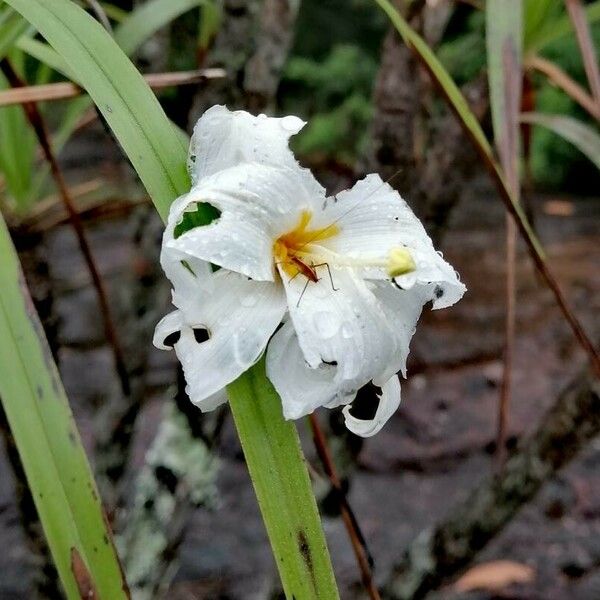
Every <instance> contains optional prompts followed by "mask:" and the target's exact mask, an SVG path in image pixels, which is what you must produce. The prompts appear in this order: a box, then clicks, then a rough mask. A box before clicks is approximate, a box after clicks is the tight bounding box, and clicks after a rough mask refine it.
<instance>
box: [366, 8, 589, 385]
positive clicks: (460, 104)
mask: <svg viewBox="0 0 600 600" xmlns="http://www.w3.org/2000/svg"><path fill="white" fill-rule="evenodd" d="M375 2H376V3H377V4H378V5H379V6H380V7H381V9H382V10H383V11H384V12H385V13H386V14H387V15H388V17H389V19H390V21H391V22H392V24H393V25H394V27H395V28H396V30H397V31H398V33H400V35H401V36H402V38H403V39H404V41H405V43H406V44H407V45H408V46H409V47H410V48H411V49H412V50H413V51H414V53H415V55H416V56H417V58H419V60H420V61H421V64H422V65H423V66H424V67H425V68H426V69H427V71H428V72H429V74H430V76H431V78H432V80H433V82H434V83H435V84H436V85H437V86H438V89H439V90H440V91H441V93H442V94H443V96H444V98H445V99H446V101H447V102H448V104H449V106H450V107H451V108H452V110H453V111H454V112H455V113H456V115H457V118H458V119H459V123H460V124H461V126H462V127H463V129H464V131H465V133H466V134H467V135H468V136H469V138H470V139H471V141H472V142H473V144H474V146H475V148H476V149H477V151H478V152H479V155H480V156H481V158H482V159H483V162H484V164H485V165H486V167H487V168H488V170H489V172H490V174H491V175H492V177H493V179H494V181H495V182H496V185H497V187H498V191H499V192H500V196H501V198H502V200H503V202H504V204H505V206H506V209H507V210H508V211H509V212H510V213H511V214H512V216H513V217H514V219H515V222H516V224H517V227H518V229H519V232H520V233H521V236H522V237H523V239H524V241H525V243H526V245H527V249H528V250H529V253H530V255H531V258H532V259H533V262H534V263H535V266H536V268H537V269H538V271H539V272H540V274H541V275H542V277H543V278H544V280H545V281H546V283H547V284H548V287H549V288H550V289H551V290H552V292H553V294H554V297H555V299H556V302H557V304H558V305H559V307H560V309H561V311H562V313H563V315H564V316H565V318H566V320H567V321H568V323H569V325H570V326H571V329H572V330H573V333H574V334H575V337H576V338H577V340H578V341H579V343H580V344H581V346H582V348H584V350H585V351H586V352H587V354H588V356H589V358H590V361H591V363H592V366H593V369H594V371H595V372H596V373H598V374H599V375H600V355H599V354H598V352H597V351H596V349H595V347H594V345H593V344H592V342H591V340H590V339H589V337H588V335H587V334H586V332H585V330H584V329H583V327H582V326H581V323H580V322H579V320H578V319H577V317H576V316H575V314H574V313H573V312H572V310H571V308H570V307H569V305H568V303H567V301H566V298H565V297H564V294H563V292H562V290H561V288H560V286H559V285H558V282H557V281H556V279H555V278H554V275H553V274H552V272H551V271H550V269H549V267H548V265H547V264H546V260H545V255H544V251H543V248H542V246H541V244H540V242H539V240H538V239H537V236H536V235H535V233H534V232H533V231H532V229H531V226H530V224H529V222H528V220H527V217H526V216H525V213H524V212H523V209H522V208H521V206H520V204H519V203H518V202H517V201H516V199H515V197H514V195H513V193H512V192H511V190H510V187H509V185H508V183H507V181H506V178H505V176H504V173H503V172H502V169H501V168H500V166H499V165H498V163H497V162H496V160H495V159H494V155H493V153H492V149H491V147H490V144H489V142H488V140H487V138H486V137H485V134H484V133H483V130H482V129H481V126H480V125H479V122H478V121H477V118H476V117H475V115H474V114H473V112H472V111H471V109H470V108H469V105H468V104H467V101H466V100H465V98H464V96H463V95H462V93H461V92H460V90H459V89H458V86H457V85H456V83H455V82H454V81H453V80H452V77H450V75H449V74H448V72H447V71H446V69H444V67H443V65H442V64H441V63H440V61H439V60H438V59H437V58H436V56H435V55H434V53H433V52H432V51H431V49H430V48H429V46H428V45H427V44H426V43H425V41H424V40H423V38H422V37H421V36H420V35H419V34H418V33H416V32H415V31H414V30H413V29H412V28H411V27H410V25H409V24H408V23H407V22H406V20H405V19H404V18H403V17H402V16H401V15H400V13H399V12H398V11H397V10H396V9H395V8H394V6H393V5H392V4H391V3H390V2H389V0H375Z"/></svg>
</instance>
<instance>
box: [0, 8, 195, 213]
mask: <svg viewBox="0 0 600 600" xmlns="http://www.w3.org/2000/svg"><path fill="white" fill-rule="evenodd" d="M6 2H7V3H8V4H10V5H11V6H12V7H13V8H15V9H16V10H18V11H19V12H20V13H21V14H22V15H23V16H24V17H25V18H26V19H27V20H28V21H29V22H30V23H31V24H32V25H33V26H34V27H35V28H36V29H37V30H38V31H39V32H40V33H41V34H42V35H43V36H44V37H45V38H46V39H47V40H48V42H50V44H51V45H52V46H53V47H54V49H55V50H56V51H57V52H59V54H60V55H61V56H62V58H63V60H65V62H66V63H67V64H68V66H69V68H70V69H71V70H72V71H73V73H74V74H75V76H76V77H77V81H78V82H79V83H80V84H81V85H82V86H83V87H84V88H85V89H86V90H87V91H88V93H89V95H90V96H91V98H92V99H93V101H94V102H95V104H96V106H97V107H98V109H99V110H100V112H102V114H103V116H104V118H105V119H106V121H107V122H108V124H109V125H110V127H111V129H112V130H113V132H114V134H115V136H116V137H117V139H118V140H119V142H120V143H121V145H122V146H123V149H124V150H125V152H126V154H127V156H128V157H129V159H130V160H131V162H132V164H133V166H134V168H135V169H136V171H137V172H138V174H139V176H140V178H141V180H142V182H143V183H144V185H145V187H146V189H147V190H148V193H149V194H150V196H151V197H152V199H153V200H154V202H155V204H156V206H157V209H158V210H159V212H160V214H161V216H163V217H165V216H166V214H167V213H168V209H169V205H170V203H171V201H172V200H173V198H175V197H177V196H179V195H180V194H182V193H184V192H185V191H187V189H188V188H189V178H188V175H187V172H186V169H185V157H186V151H187V150H186V148H185V147H184V146H183V145H182V144H181V141H180V138H179V137H178V136H177V135H176V134H175V132H174V128H173V125H172V124H171V123H170V122H169V120H168V119H167V117H166V115H165V114H164V112H163V111H162V109H161V107H160V105H159V103H158V100H157V99H156V97H155V96H154V94H152V92H151V91H150V89H149V88H148V85H147V84H146V82H145V81H144V79H143V77H142V76H141V75H140V73H139V72H138V71H137V69H136V68H135V67H134V66H133V64H132V63H131V62H130V61H129V59H128V58H127V57H126V56H125V55H124V54H123V52H122V51H121V49H120V48H119V46H118V45H117V44H116V42H115V41H114V40H113V39H112V38H111V37H110V35H108V34H107V33H106V31H105V30H104V29H103V27H102V26H101V25H100V24H99V23H98V22H96V21H95V20H94V19H92V18H91V17H90V16H89V15H88V14H87V13H86V12H85V11H84V10H82V9H81V8H79V7H78V6H76V5H75V4H73V3H72V2H69V0H53V2H51V3H48V2H45V1H43V0H6Z"/></svg>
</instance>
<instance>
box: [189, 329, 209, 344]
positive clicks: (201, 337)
mask: <svg viewBox="0 0 600 600" xmlns="http://www.w3.org/2000/svg"><path fill="white" fill-rule="evenodd" d="M192 331H193V332H194V339H195V340H196V342H198V344H202V343H204V342H207V341H208V340H209V339H210V331H209V330H208V329H206V328H204V327H194V329H192Z"/></svg>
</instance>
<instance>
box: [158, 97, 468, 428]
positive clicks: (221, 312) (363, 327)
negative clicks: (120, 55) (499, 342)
mask: <svg viewBox="0 0 600 600" xmlns="http://www.w3.org/2000/svg"><path fill="white" fill-rule="evenodd" d="M303 126H304V123H303V122H302V121H301V120H300V119H299V118H297V117H293V116H289V117H284V118H281V119H275V118H267V117H266V116H265V115H259V116H258V117H254V116H252V115H250V114H248V113H246V112H242V111H240V112H230V111H228V110H227V109H226V108H225V107H223V106H214V107H213V108H211V109H210V110H208V111H207V112H206V113H205V114H204V115H203V116H202V118H201V119H200V120H199V121H198V123H197V125H196V127H195V129H194V135H193V137H192V141H191V146H190V155H189V163H188V168H189V171H190V175H191V178H192V189H191V190H190V192H189V193H188V194H185V195H184V196H182V197H181V198H179V199H177V200H176V201H175V202H174V203H173V205H172V207H171V211H170V214H169V220H168V224H167V227H166V230H165V234H164V239H163V247H162V253H161V264H162V266H163V269H164V270H165V273H166V274H167V276H168V277H169V279H170V280H171V282H172V284H173V304H174V305H175V306H176V308H177V310H175V311H174V312H172V313H170V314H169V315H167V316H166V317H165V318H164V319H163V320H162V321H161V322H160V323H159V324H158V326H157V328H156V333H155V338H154V343H155V345H157V346H158V347H159V348H165V349H170V348H171V347H174V348H175V352H176V353H177V356H178V357H179V360H180V361H181V363H182V365H183V369H184V372H185V377H186V381H187V392H188V394H189V396H190V398H191V400H192V401H193V402H194V403H195V404H197V405H198V406H199V407H200V408H201V409H202V410H211V409H213V408H215V407H216V406H218V405H219V404H220V403H222V402H224V401H225V400H226V397H225V394H224V393H223V390H224V387H225V386H226V385H227V384H228V383H230V382H232V381H233V380H235V379H236V378H237V377H238V376H239V375H241V373H243V372H244V371H245V370H246V369H248V368H249V367H250V366H251V365H253V364H254V363H255V362H256V361H257V360H258V359H259V358H260V356H261V355H262V353H263V352H264V350H265V348H267V345H268V348H267V357H266V364H267V375H268V377H269V379H270V380H271V382H272V383H273V385H274V386H275V388H276V390H277V392H278V393H279V395H280V396H281V400H282V403H283V413H284V416H285V417H286V418H287V419H297V418H299V417H301V416H303V415H306V414H309V413H311V412H312V411H313V410H315V409H316V408H317V407H319V406H326V407H328V408H333V407H336V406H340V405H346V406H345V408H344V415H345V418H346V425H347V427H348V428H349V429H350V430H351V431H353V432H355V433H357V434H358V435H362V436H370V435H373V434H374V433H376V432H377V431H379V429H381V427H382V426H383V424H384V423H385V422H386V421H387V419H389V417H390V416H391V415H392V414H393V412H394V411H395V410H396V408H397V407H398V404H399V403H400V384H399V382H398V378H397V376H396V373H397V372H398V371H401V372H402V373H403V374H404V375H405V374H406V372H405V370H406V358H407V355H408V347H409V342H410V339H411V337H412V335H413V332H414V330H415V326H416V323H417V320H418V318H419V315H420V313H421V309H422V307H423V305H424V304H425V303H427V302H429V301H433V308H444V307H446V306H450V305H451V304H454V303H455V302H456V301H458V300H459V299H460V298H461V296H462V295H463V293H464V292H465V287H464V285H463V284H462V283H461V282H460V281H459V279H458V277H457V274H456V273H455V271H454V269H453V268H452V267H451V266H450V265H449V264H448V263H447V262H446V261H444V260H443V258H442V257H441V255H440V254H438V253H437V252H436V251H435V249H434V248H433V245H432V242H431V240H430V239H429V237H428V236H427V234H426V233H425V230H424V228H423V226H422V225H421V223H420V222H419V220H418V219H417V218H416V217H415V216H414V214H413V213H412V211H411V210H410V208H409V207H408V206H407V204H406V202H405V201H404V200H402V198H400V196H399V195H398V193H397V192H396V191H394V190H393V189H392V188H391V187H390V186H389V185H387V184H386V183H384V182H383V181H382V180H381V179H380V177H379V176H378V175H368V176H367V177H366V178H365V179H363V180H361V181H359V182H358V183H357V184H356V185H355V186H354V187H353V188H352V189H351V190H347V191H344V192H341V193H339V194H337V195H336V196H333V197H329V198H328V197H326V194H325V190H324V189H323V188H322V187H321V185H320V184H319V183H318V182H317V181H316V180H315V179H314V177H313V176H312V174H311V173H310V171H309V170H307V169H303V168H301V167H300V166H299V164H298V163H297V162H296V160H295V158H294V156H293V154H292V152H291V151H290V149H289V147H288V140H289V138H290V136H292V135H293V134H295V133H298V131H300V129H301V128H302V127H303ZM198 204H208V205H211V206H212V207H214V208H215V209H216V214H217V215H218V216H217V218H216V219H215V220H213V221H212V222H211V223H210V224H209V225H203V226H195V227H192V228H191V229H189V228H188V227H189V223H191V222H192V221H190V217H191V216H193V214H194V213H195V211H196V210H197V206H198ZM184 221H185V223H184V226H182V222H184ZM211 264H212V265H216V266H218V267H221V268H220V269H219V270H214V269H213V268H212V267H211ZM281 323H283V325H282V326H281V327H280V328H279V329H278V326H279V325H280V324H281ZM269 340H270V341H269ZM369 382H373V384H374V385H375V386H378V387H379V388H380V389H381V395H380V400H379V404H378V406H377V407H373V409H374V410H373V412H374V413H375V414H374V417H373V418H372V419H369V420H362V419H358V418H357V417H356V416H354V415H353V414H352V412H351V408H350V403H351V402H352V401H353V400H354V398H355V396H356V393H357V391H358V390H359V389H360V388H361V387H363V386H365V385H366V384H367V383H369Z"/></svg>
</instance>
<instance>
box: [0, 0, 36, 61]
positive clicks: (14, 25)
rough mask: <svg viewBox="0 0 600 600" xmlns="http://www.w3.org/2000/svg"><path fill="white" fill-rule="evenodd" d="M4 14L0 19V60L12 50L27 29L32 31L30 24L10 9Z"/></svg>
mask: <svg viewBox="0 0 600 600" xmlns="http://www.w3.org/2000/svg"><path fill="white" fill-rule="evenodd" d="M4 8H5V9H6V10H5V11H4V12H3V13H2V15H1V17H2V18H1V19H0V59H2V58H4V57H5V56H6V53H7V52H8V51H9V50H10V49H11V48H12V46H13V45H14V43H15V42H16V40H17V39H18V38H19V37H20V36H22V35H23V34H24V33H25V31H27V29H31V26H30V25H29V23H28V22H27V21H26V20H25V19H23V17H22V16H21V15H20V14H18V13H16V12H14V11H13V10H12V9H10V8H8V7H6V6H5V7H4Z"/></svg>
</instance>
